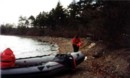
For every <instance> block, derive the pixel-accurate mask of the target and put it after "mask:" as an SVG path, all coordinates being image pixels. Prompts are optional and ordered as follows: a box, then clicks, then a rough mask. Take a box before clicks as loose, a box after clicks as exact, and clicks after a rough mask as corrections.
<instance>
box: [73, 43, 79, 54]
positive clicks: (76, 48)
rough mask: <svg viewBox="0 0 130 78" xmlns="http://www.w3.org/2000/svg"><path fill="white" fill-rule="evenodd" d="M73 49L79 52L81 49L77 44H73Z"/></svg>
mask: <svg viewBox="0 0 130 78" xmlns="http://www.w3.org/2000/svg"><path fill="white" fill-rule="evenodd" d="M73 51H74V52H78V51H79V47H78V46H77V45H75V44H73Z"/></svg>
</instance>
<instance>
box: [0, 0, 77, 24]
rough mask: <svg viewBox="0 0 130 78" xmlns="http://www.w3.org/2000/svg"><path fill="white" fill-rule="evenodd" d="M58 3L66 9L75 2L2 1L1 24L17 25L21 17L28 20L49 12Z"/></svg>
mask: <svg viewBox="0 0 130 78" xmlns="http://www.w3.org/2000/svg"><path fill="white" fill-rule="evenodd" d="M58 1H60V2H61V5H63V7H64V8H66V7H67V6H68V5H69V4H70V3H71V2H72V1H73V0H0V24H6V23H10V24H17V23H18V20H19V17H20V16H23V17H24V16H26V17H27V18H28V17H29V16H31V15H33V16H36V15H38V14H39V13H40V12H43V11H45V12H49V11H50V10H51V9H52V8H55V7H56V5H57V3H58ZM76 1H78V0H76Z"/></svg>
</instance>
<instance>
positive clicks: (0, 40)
mask: <svg viewBox="0 0 130 78" xmlns="http://www.w3.org/2000/svg"><path fill="white" fill-rule="evenodd" d="M6 48H11V49H12V50H13V52H14V54H15V55H16V58H23V57H32V56H40V55H47V54H51V53H54V54H55V53H57V52H58V46H57V45H56V44H50V43H46V42H39V41H37V40H34V39H32V38H24V37H18V36H5V35H0V52H2V51H3V50H5V49H6Z"/></svg>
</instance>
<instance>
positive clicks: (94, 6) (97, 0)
mask: <svg viewBox="0 0 130 78" xmlns="http://www.w3.org/2000/svg"><path fill="white" fill-rule="evenodd" d="M129 21H130V1H127V0H126V1H120V0H119V1H118V0H116V1H112V0H79V1H78V2H76V1H75V0H73V2H72V3H71V4H69V6H68V7H67V8H63V6H62V5H61V3H60V2H58V3H57V6H56V7H55V8H53V9H52V10H51V11H50V12H44V11H43V12H40V13H39V14H38V15H37V16H36V17H34V16H33V15H30V17H29V18H26V17H24V16H20V17H19V23H18V26H17V27H14V26H13V25H12V24H3V25H1V26H0V27H1V34H4V35H26V36H54V37H67V38H71V37H73V36H74V35H75V34H79V35H80V37H85V38H87V37H90V38H91V39H92V40H95V41H97V40H101V41H103V42H104V43H106V44H108V45H110V46H111V47H114V48H119V47H129V46H130V31H129V30H130V26H129V25H130V22H129Z"/></svg>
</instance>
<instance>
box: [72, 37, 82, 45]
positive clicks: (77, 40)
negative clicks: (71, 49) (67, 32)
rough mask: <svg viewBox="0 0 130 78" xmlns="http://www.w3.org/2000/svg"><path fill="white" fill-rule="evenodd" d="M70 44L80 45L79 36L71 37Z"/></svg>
mask: <svg viewBox="0 0 130 78" xmlns="http://www.w3.org/2000/svg"><path fill="white" fill-rule="evenodd" d="M72 44H74V45H77V46H80V45H81V41H80V38H73V39H72Z"/></svg>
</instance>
